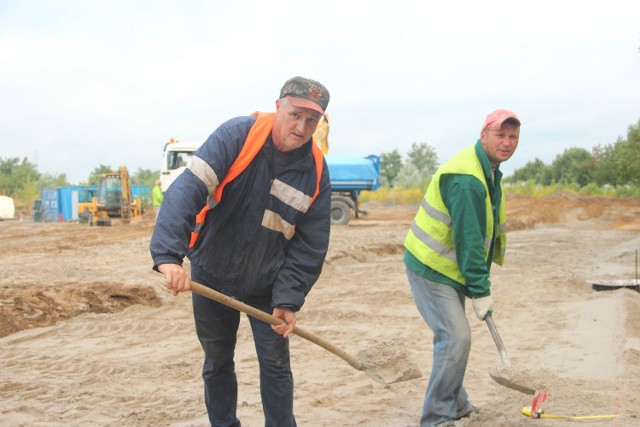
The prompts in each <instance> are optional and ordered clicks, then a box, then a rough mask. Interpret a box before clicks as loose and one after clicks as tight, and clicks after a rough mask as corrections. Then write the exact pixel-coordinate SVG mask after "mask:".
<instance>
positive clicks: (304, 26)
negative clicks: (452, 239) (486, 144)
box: [0, 0, 640, 183]
mask: <svg viewBox="0 0 640 427" xmlns="http://www.w3.org/2000/svg"><path fill="white" fill-rule="evenodd" d="M639 17H640V1H638V0H609V1H606V2H603V1H589V2H587V1H583V0H566V1H564V0H554V1H549V0H536V1H533V0H532V1H526V0H522V1H513V0H511V1H496V0H485V1H448V2H445V1H428V0H416V1H403V0H395V1H376V0H366V1H360V0H357V1H347V0H341V1H333V0H329V1H319V2H309V1H290V0H278V1H271V2H267V1H258V0H253V1H249V0H247V1H243V0H233V1H231V0H223V1H221V0H211V1H204V0H203V1H190V0H180V1H136V0H122V1H120V0H115V1H113V0H112V1H90V0H77V1H71V0H69V1H63V0H60V1H47V0H41V1H28V0H0V157H2V158H5V159H6V158H11V157H19V158H20V159H22V158H23V157H27V158H28V159H29V160H30V161H31V162H34V163H36V164H37V166H38V170H39V171H40V172H48V173H51V174H55V175H57V174H61V173H66V175H67V178H68V180H69V181H70V182H71V183H78V182H79V181H81V180H86V179H87V178H88V176H89V174H90V172H91V171H92V170H93V169H95V168H96V167H98V166H99V165H101V164H103V165H107V166H111V167H114V168H117V167H118V166H121V165H124V166H127V167H128V168H129V170H130V172H131V173H135V172H136V171H137V170H138V169H139V168H144V169H152V170H159V169H160V161H161V156H162V148H163V145H164V143H165V142H166V141H168V140H169V139H170V138H171V137H174V138H176V139H179V140H181V141H193V140H197V141H204V140H205V139H206V138H207V136H208V135H209V134H210V133H211V132H212V131H213V130H215V128H216V127H217V126H218V125H219V124H220V123H222V122H223V121H226V120H228V119H230V118H232V117H235V116H238V115H246V114H249V113H251V112H253V111H257V110H260V111H273V110H274V108H275V100H276V98H277V96H278V93H279V91H280V88H281V86H282V84H283V83H284V82H285V81H286V80H287V79H288V78H290V77H292V76H294V75H302V76H306V77H310V78H313V79H315V80H319V81H320V82H322V83H323V84H325V86H327V88H328V89H329V91H330V92H331V102H330V104H329V108H328V109H327V111H328V113H329V115H330V119H331V120H330V123H331V133H330V138H329V144H330V153H331V154H344V155H357V156H366V155H368V154H380V153H381V152H390V151H392V150H393V149H396V148H397V149H398V150H399V152H400V153H401V154H402V155H403V156H405V155H406V153H407V152H408V151H409V150H410V148H411V144H412V143H413V142H417V143H427V144H429V145H430V146H432V147H433V148H434V149H435V150H436V153H437V155H438V159H439V161H440V162H443V161H444V160H446V159H447V158H448V157H450V156H451V155H453V154H455V153H456V152H457V151H459V150H460V149H462V148H464V147H466V146H468V145H470V144H473V143H474V142H475V141H476V139H477V138H478V136H479V132H480V127H481V125H482V122H483V120H484V117H485V116H486V115H487V114H488V113H489V112H490V111H492V110H494V109H496V108H508V109H511V110H513V111H515V112H516V113H517V114H518V115H519V116H520V119H521V121H522V128H521V139H520V146H519V147H518V151H517V152H516V153H515V155H514V157H512V159H511V160H510V161H509V162H507V163H505V164H503V166H502V169H503V170H504V171H505V173H507V174H509V173H511V172H513V170H514V169H517V168H520V167H522V166H524V165H525V164H526V163H527V162H529V161H533V160H535V159H536V158H539V159H541V160H542V161H544V162H545V163H547V164H550V163H551V162H552V161H553V160H554V159H555V157H556V156H557V155H559V154H562V153H563V152H564V150H565V149H567V148H571V147H582V148H586V149H587V150H589V151H590V150H591V148H593V147H594V146H596V145H605V144H613V143H615V142H616V140H617V139H618V138H620V137H622V138H626V135H627V129H628V127H629V126H630V125H635V124H637V123H638V120H639V119H640V53H639V48H640V21H639Z"/></svg>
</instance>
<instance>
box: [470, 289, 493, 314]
mask: <svg viewBox="0 0 640 427" xmlns="http://www.w3.org/2000/svg"><path fill="white" fill-rule="evenodd" d="M472 301H473V311H475V312H476V316H478V319H480V320H484V318H485V317H486V315H487V313H488V312H490V311H491V312H493V298H491V295H489V296H486V297H482V298H474V299H473V300H472Z"/></svg>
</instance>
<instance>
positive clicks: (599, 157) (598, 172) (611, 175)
mask: <svg viewBox="0 0 640 427" xmlns="http://www.w3.org/2000/svg"><path fill="white" fill-rule="evenodd" d="M591 155H592V156H593V158H594V160H595V169H594V171H593V179H594V181H595V183H596V184H598V185H600V186H602V185H606V184H610V185H615V184H616V181H617V175H618V174H617V173H616V162H615V146H614V145H613V144H607V145H604V146H602V145H596V146H595V147H593V149H592V150H591Z"/></svg>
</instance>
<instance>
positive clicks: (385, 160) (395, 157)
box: [380, 148, 402, 187]
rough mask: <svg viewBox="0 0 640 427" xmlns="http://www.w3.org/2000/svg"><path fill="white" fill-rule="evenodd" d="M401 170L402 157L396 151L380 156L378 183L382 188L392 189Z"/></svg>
mask: <svg viewBox="0 0 640 427" xmlns="http://www.w3.org/2000/svg"><path fill="white" fill-rule="evenodd" d="M401 168H402V156H401V155H400V152H399V151H398V149H397V148H396V149H394V150H393V151H391V152H389V153H385V152H383V153H381V154H380V182H381V183H382V185H383V186H384V187H393V185H394V181H395V179H396V176H398V173H399V172H400V169H401Z"/></svg>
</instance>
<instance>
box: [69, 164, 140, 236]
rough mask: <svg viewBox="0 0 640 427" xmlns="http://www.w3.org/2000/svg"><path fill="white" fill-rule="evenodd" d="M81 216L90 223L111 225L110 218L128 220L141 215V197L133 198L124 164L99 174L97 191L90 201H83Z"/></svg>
mask: <svg viewBox="0 0 640 427" xmlns="http://www.w3.org/2000/svg"><path fill="white" fill-rule="evenodd" d="M83 207H84V210H83V212H82V213H81V214H80V217H81V218H86V219H87V220H88V221H89V224H90V225H93V224H94V222H95V224H96V225H111V218H121V219H122V221H123V222H125V223H126V222H129V221H130V220H131V218H136V217H140V216H141V215H142V199H141V198H140V197H136V198H135V199H134V198H133V196H132V194H131V180H130V178H129V171H128V170H127V168H126V166H121V167H120V169H119V170H118V171H117V172H115V171H111V172H107V173H101V174H100V184H99V185H98V192H97V194H96V195H95V196H93V197H92V198H91V202H85V203H84V206H83Z"/></svg>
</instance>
